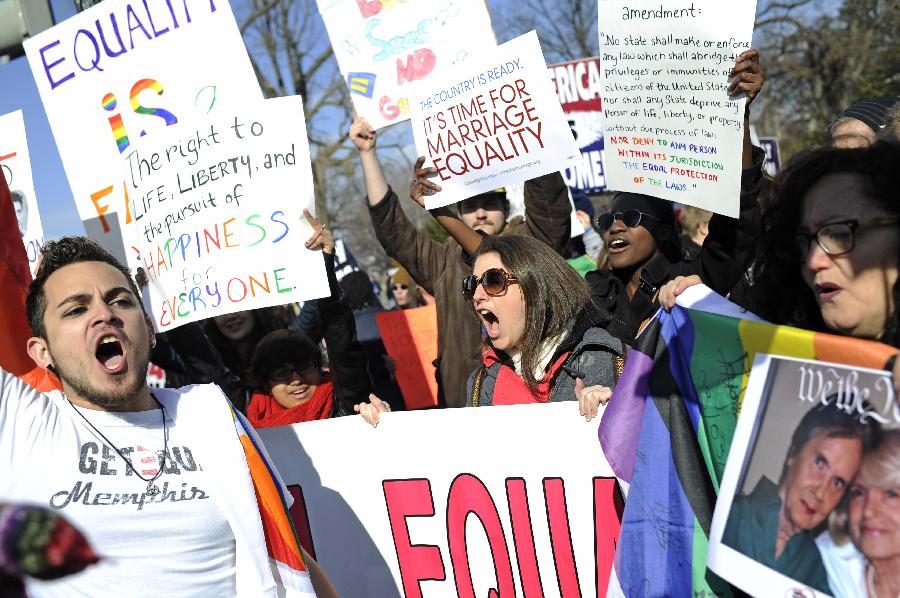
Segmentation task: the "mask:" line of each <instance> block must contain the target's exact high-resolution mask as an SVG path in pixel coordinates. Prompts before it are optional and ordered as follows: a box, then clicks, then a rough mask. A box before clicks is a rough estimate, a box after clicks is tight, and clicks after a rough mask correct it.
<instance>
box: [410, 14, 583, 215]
mask: <svg viewBox="0 0 900 598" xmlns="http://www.w3.org/2000/svg"><path fill="white" fill-rule="evenodd" d="M418 91H419V92H420V93H419V94H418V95H417V96H416V97H415V99H414V101H413V102H412V104H411V110H412V125H413V136H414V137H415V140H416V151H417V152H418V153H419V155H421V156H425V157H426V158H427V161H426V164H427V165H431V166H434V167H435V168H437V170H438V172H437V175H435V177H434V178H433V181H434V182H436V183H438V184H439V185H441V187H442V188H443V189H442V191H440V192H439V193H437V194H435V195H432V196H429V197H426V198H425V206H426V207H427V208H428V209H433V208H438V207H441V206H446V205H449V204H452V203H456V202H458V201H460V200H463V199H465V198H467V197H472V196H473V195H477V194H479V193H484V192H486V191H491V190H493V189H496V188H498V187H503V186H504V185H506V184H508V183H514V182H519V181H523V180H527V179H531V178H534V177H536V176H541V175H543V174H547V173H549V172H553V171H557V170H561V169H563V168H566V167H568V166H570V165H572V164H574V163H576V162H577V161H578V158H579V156H580V153H579V151H578V145H577V144H576V143H575V139H574V137H572V133H571V131H570V130H569V126H568V124H567V122H566V117H565V115H564V114H563V111H562V108H561V107H560V105H559V98H558V97H557V95H556V91H555V90H554V88H553V84H552V83H551V82H550V79H549V77H548V76H547V65H546V63H545V62H544V54H543V52H541V45H540V42H538V38H537V34H536V33H535V32H534V31H531V32H529V33H526V34H525V35H522V36H519V37H517V38H516V39H514V40H512V41H509V42H506V43H505V44H503V45H501V46H498V47H497V49H496V50H495V51H494V52H491V53H490V55H489V56H486V57H482V58H481V59H479V60H478V61H474V60H473V61H471V62H469V63H467V64H466V65H464V68H459V69H456V70H455V71H454V72H453V73H452V74H451V75H450V76H449V77H448V78H445V79H442V82H441V84H440V85H431V86H429V87H425V86H422V87H419V89H418Z"/></svg>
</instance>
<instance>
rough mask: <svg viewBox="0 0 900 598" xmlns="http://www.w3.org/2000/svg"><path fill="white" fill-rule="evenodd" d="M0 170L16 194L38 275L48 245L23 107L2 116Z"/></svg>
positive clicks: (30, 260) (28, 250) (21, 226)
mask: <svg viewBox="0 0 900 598" xmlns="http://www.w3.org/2000/svg"><path fill="white" fill-rule="evenodd" d="M0 170H2V171H3V176H4V177H5V178H6V182H7V184H8V185H9V190H10V193H11V194H12V202H13V207H14V208H15V210H16V220H17V221H18V224H19V233H20V234H21V235H22V244H23V245H25V253H26V254H27V255H28V266H29V268H31V273H32V274H34V271H35V270H36V269H37V264H38V256H39V255H40V254H41V247H43V245H44V229H43V227H42V226H41V214H40V212H39V211H38V202H37V197H36V196H35V193H34V179H33V178H32V176H31V160H30V159H29V154H28V140H27V138H26V136H25V119H24V117H23V115H22V111H21V110H16V111H15V112H10V113H8V114H4V115H2V116H0Z"/></svg>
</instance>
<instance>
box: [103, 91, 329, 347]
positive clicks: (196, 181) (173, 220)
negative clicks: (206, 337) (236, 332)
mask: <svg viewBox="0 0 900 598" xmlns="http://www.w3.org/2000/svg"><path fill="white" fill-rule="evenodd" d="M119 166H120V170H119V172H121V173H122V174H123V175H124V179H125V181H126V183H125V184H126V189H127V193H128V196H129V198H130V202H129V208H130V209H129V212H130V214H131V223H130V224H129V225H128V229H127V232H128V234H127V235H126V240H127V242H128V257H129V263H130V264H132V265H134V266H142V267H143V268H144V269H145V270H146V272H147V274H148V276H149V281H150V284H149V289H148V293H149V297H147V296H145V304H146V303H149V309H148V311H149V312H150V313H151V317H152V318H153V320H154V323H155V325H156V327H157V328H158V329H159V330H168V329H171V328H175V327H177V326H180V325H182V324H186V323H188V322H194V321H197V320H202V319H205V318H210V317H213V316H218V315H223V314H227V313H231V312H234V311H241V310H247V309H254V308H258V307H269V306H273V305H282V304H284V303H289V302H293V301H302V300H305V299H313V298H316V297H323V296H325V295H327V294H328V282H327V280H326V276H325V263H324V261H323V259H322V255H321V253H320V252H315V251H309V250H308V249H306V248H305V246H304V243H305V241H306V240H307V239H308V238H309V237H310V235H311V234H312V229H311V227H310V226H309V224H308V223H307V222H306V220H305V218H304V217H303V209H304V208H307V209H308V210H309V211H310V212H313V211H314V204H315V201H314V195H313V180H312V169H311V168H310V162H309V147H308V145H307V138H306V123H305V120H304V115H303V102H302V100H301V99H300V96H289V97H283V98H274V99H270V100H265V101H259V102H256V103H254V104H252V105H250V106H247V107H245V108H243V109H241V110H233V111H228V112H226V111H225V110H220V111H219V112H218V113H217V115H216V116H214V117H213V116H207V117H204V118H198V119H194V120H192V121H191V122H190V123H184V124H181V125H178V126H176V127H171V128H168V129H166V130H165V131H159V132H158V133H157V134H156V135H154V136H153V137H147V138H146V139H144V140H140V141H137V142H135V143H134V144H132V145H131V147H129V149H128V151H126V152H125V154H124V157H123V159H122V162H121V163H120V165H119Z"/></svg>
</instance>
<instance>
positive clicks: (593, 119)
mask: <svg viewBox="0 0 900 598" xmlns="http://www.w3.org/2000/svg"><path fill="white" fill-rule="evenodd" d="M547 68H549V69H550V79H552V80H553V84H554V86H555V87H556V94H557V95H558V96H559V103H560V105H562V109H563V112H564V113H565V114H566V118H567V119H568V121H569V128H570V129H572V136H573V137H575V141H576V142H577V143H578V146H579V147H580V148H581V161H580V162H578V164H576V165H575V166H572V167H570V168H566V169H565V170H564V171H563V178H565V179H566V185H568V186H569V187H576V188H578V189H582V190H584V191H585V193H599V192H601V191H603V190H604V189H605V188H606V179H605V177H604V176H603V107H602V104H601V102H600V96H601V94H600V91H601V88H602V85H601V82H600V59H599V58H582V59H581V60H573V61H571V62H563V63H560V64H551V65H550V66H549V67H547ZM572 236H575V235H574V234H573V235H572Z"/></svg>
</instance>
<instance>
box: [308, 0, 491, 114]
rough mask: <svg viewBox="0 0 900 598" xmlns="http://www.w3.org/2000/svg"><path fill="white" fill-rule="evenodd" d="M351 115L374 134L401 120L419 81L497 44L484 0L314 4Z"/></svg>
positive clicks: (440, 76)
mask: <svg viewBox="0 0 900 598" xmlns="http://www.w3.org/2000/svg"><path fill="white" fill-rule="evenodd" d="M317 1H318V5H319V12H320V13H322V19H323V20H324V21H325V27H326V28H327V29H328V37H329V38H330V39H331V45H332V47H333V48H334V55H335V57H336V58H337V61H338V65H339V66H340V68H341V74H343V76H344V79H345V80H346V82H347V88H348V90H349V91H350V98H351V99H352V100H353V107H354V108H356V112H357V114H359V115H360V116H363V117H365V118H366V120H368V121H369V124H371V125H372V126H373V127H375V128H376V129H380V128H382V127H386V126H388V125H392V124H394V123H398V122H402V121H404V120H407V119H408V118H409V101H410V98H411V97H412V96H411V95H410V93H411V92H412V89H413V88H414V87H416V86H417V85H418V84H419V83H420V82H422V81H425V82H426V84H433V83H434V82H437V81H443V80H445V78H444V77H445V74H446V73H447V71H448V70H449V69H450V68H451V67H452V66H453V65H456V64H459V63H462V62H465V61H467V60H469V59H470V58H472V57H473V56H479V55H482V56H483V55H484V54H485V53H486V52H487V51H490V50H491V49H492V48H494V47H495V46H496V45H497V41H496V38H495V37H494V31H493V30H492V29H491V18H490V15H489V14H488V11H487V6H486V5H485V2H484V0H449V1H443V2H433V1H431V0H403V1H402V2H400V1H397V0H317Z"/></svg>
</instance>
